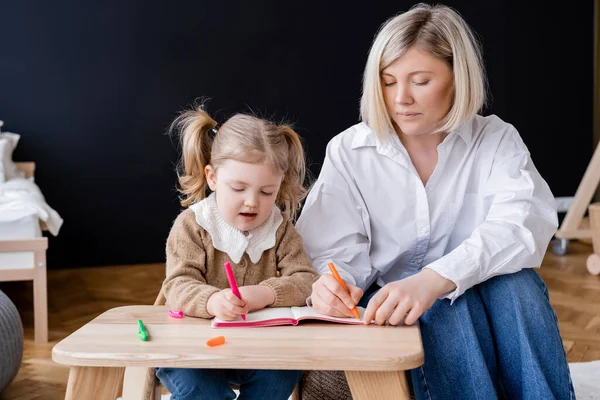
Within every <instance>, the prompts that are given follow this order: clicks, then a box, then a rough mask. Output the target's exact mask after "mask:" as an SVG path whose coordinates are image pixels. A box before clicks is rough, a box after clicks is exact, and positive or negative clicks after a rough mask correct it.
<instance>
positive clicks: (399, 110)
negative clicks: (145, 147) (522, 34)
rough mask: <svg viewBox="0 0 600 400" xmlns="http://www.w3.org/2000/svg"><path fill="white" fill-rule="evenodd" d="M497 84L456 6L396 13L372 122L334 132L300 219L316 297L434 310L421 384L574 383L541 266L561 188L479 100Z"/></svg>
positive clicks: (375, 49) (507, 386)
mask: <svg viewBox="0 0 600 400" xmlns="http://www.w3.org/2000/svg"><path fill="white" fill-rule="evenodd" d="M485 88H486V84H485V76H484V70H483V66H482V60H481V52H480V49H479V47H478V45H477V42H476V40H475V38H474V36H473V33H472V32H471V30H470V29H469V27H468V25H467V24H466V22H465V21H464V20H463V19H462V18H461V17H460V16H459V15H458V14H457V13H456V12H455V11H453V10H452V9H450V8H448V7H445V6H435V7H430V6H427V5H423V4H420V5H418V6H416V7H414V8H413V9H411V10H410V11H408V12H406V13H404V14H400V15H398V16H396V17H394V18H392V19H390V20H389V21H387V22H386V23H385V24H384V25H383V27H382V28H381V30H380V31H379V33H378V35H377V37H376V38H375V40H374V43H373V45H372V47H371V51H370V53H369V57H368V61H367V65H366V68H365V73H364V84H363V95H362V100H361V117H362V122H361V123H359V124H357V125H355V126H352V127H351V128H349V129H348V130H346V131H344V132H342V133H341V134H339V135H337V136H336V137H334V138H333V139H332V140H331V141H330V143H329V144H328V146H327V153H326V157H325V160H324V163H323V167H322V170H321V172H320V175H319V178H318V180H317V181H316V183H315V185H314V187H313V189H312V190H311V192H310V194H309V196H308V198H307V200H306V203H305V205H304V208H303V211H302V214H301V216H300V218H299V220H298V223H297V229H298V231H299V232H300V234H301V235H302V237H303V240H304V245H305V247H306V249H307V251H308V253H309V255H310V257H311V258H312V260H313V264H314V266H315V268H316V269H317V270H318V271H319V272H320V273H322V274H323V275H322V276H321V278H320V279H319V280H318V281H317V282H316V283H315V284H314V285H313V291H312V294H311V297H310V300H311V302H312V304H313V306H314V308H315V309H316V310H317V311H319V312H321V313H325V314H329V315H334V316H351V315H352V314H351V313H350V311H349V309H348V308H350V307H352V306H354V305H355V304H356V303H357V302H358V301H359V299H361V297H362V300H361V302H360V305H363V306H365V307H366V310H365V313H364V321H365V323H366V324H369V323H377V324H384V323H389V324H392V325H398V324H402V323H403V324H408V325H410V324H414V323H416V322H417V321H419V324H420V326H421V332H422V338H423V347H424V350H425V364H424V365H423V366H422V367H421V368H418V369H415V370H413V371H411V375H412V386H413V390H414V392H415V395H416V398H417V399H430V398H433V399H474V398H478V399H493V398H497V397H507V398H532V399H533V398H535V399H538V398H539V399H542V398H543V399H550V398H556V399H567V398H574V393H573V388H572V384H571V379H570V376H569V370H568V364H567V361H566V356H565V352H564V349H563V347H562V342H561V338H560V334H559V331H558V325H557V320H556V316H555V314H554V311H553V310H552V307H551V306H550V303H549V301H548V292H547V289H546V286H545V284H544V282H543V281H542V280H541V279H540V278H539V276H538V275H537V273H536V272H535V271H534V270H533V269H532V268H534V267H539V266H540V264H541V262H542V258H543V257H544V254H545V251H546V248H547V245H548V242H549V240H550V239H551V237H552V235H553V234H554V232H555V230H556V227H557V215H556V210H555V208H554V197H553V195H552V193H551V192H550V189H549V188H548V185H547V184H546V182H545V181H544V180H543V179H542V177H541V176H540V175H539V173H538V171H537V170H536V168H535V167H534V165H533V163H532V161H531V158H530V155H529V152H528V150H527V148H526V146H525V144H524V143H523V141H522V140H521V137H520V136H519V134H518V132H517V130H516V129H515V128H514V127H513V126H512V125H510V124H508V123H506V122H504V121H502V120H501V119H500V118H498V117H496V116H493V115H492V116H488V117H482V116H479V115H477V112H478V111H479V110H480V109H481V108H482V106H483V105H484V103H485V97H486V96H485ZM328 262H334V263H335V265H336V266H337V268H338V271H339V273H340V275H341V276H342V277H343V278H344V280H345V281H346V283H347V286H348V288H349V289H350V292H351V295H350V296H349V295H347V294H346V293H345V292H344V290H342V288H341V287H340V285H339V284H338V283H337V282H336V281H335V279H333V278H332V276H331V275H329V274H327V271H328V268H327V263H328ZM363 291H366V292H365V294H364V296H363ZM308 382H310V379H308Z"/></svg>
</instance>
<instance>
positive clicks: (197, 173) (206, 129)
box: [170, 105, 307, 220]
mask: <svg viewBox="0 0 600 400" xmlns="http://www.w3.org/2000/svg"><path fill="white" fill-rule="evenodd" d="M216 126H217V122H216V121H215V120H214V119H212V118H211V117H210V116H209V115H208V114H207V113H206V111H204V109H203V106H202V105H200V106H196V107H194V108H193V109H191V110H187V111H184V112H182V113H181V114H180V115H179V117H177V118H176V119H175V120H174V121H173V123H172V124H171V129H170V132H174V131H179V136H180V140H181V148H182V155H181V160H180V164H179V168H178V170H179V171H178V179H179V191H180V193H181V194H182V195H183V198H182V199H181V205H182V206H184V207H189V206H190V205H192V204H194V203H196V202H198V201H200V200H202V199H204V198H205V197H206V191H207V189H208V183H207V180H206V176H205V174H204V169H205V167H206V166H207V165H211V166H212V167H213V168H214V169H215V171H216V170H218V168H219V166H220V165H221V164H222V163H223V162H224V161H225V160H237V161H241V162H246V163H263V162H266V163H267V164H269V165H271V166H273V167H275V168H276V169H277V170H278V171H280V172H281V173H283V174H284V178H283V181H282V182H281V186H280V188H279V192H278V193H277V197H276V199H275V204H276V205H277V206H278V207H279V208H280V209H281V211H282V213H283V214H284V216H286V217H288V218H290V219H292V220H293V219H294V218H295V216H296V214H297V212H298V210H299V208H300V202H301V201H302V199H304V197H305V196H306V193H307V190H306V188H305V187H304V177H305V172H306V166H305V159H304V150H303V148H302V142H301V140H300V137H299V136H298V134H297V133H296V132H295V131H294V130H293V129H292V128H291V127H290V126H289V125H286V124H275V123H273V122H270V121H267V120H264V119H261V118H257V117H254V116H252V115H246V114H236V115H234V116H233V117H231V118H230V119H228V120H227V122H225V123H224V124H223V125H222V126H221V127H220V128H219V129H218V130H216V129H215V128H216ZM215 131H216V132H215Z"/></svg>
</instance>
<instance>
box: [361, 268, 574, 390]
mask: <svg viewBox="0 0 600 400" xmlns="http://www.w3.org/2000/svg"><path fill="white" fill-rule="evenodd" d="M375 293H376V291H373V290H371V291H367V292H366V293H365V296H364V297H363V299H361V303H359V304H360V305H362V306H366V304H367V302H368V300H369V299H370V298H371V297H372V296H373V295H374V294H375ZM419 325H420V327H421V336H422V340H423V349H424V351H425V363H424V364H423V366H422V367H420V368H416V369H414V370H412V371H411V378H412V382H411V383H412V385H411V386H412V389H413V391H414V393H415V397H416V398H417V400H422V399H427V400H430V399H434V400H435V399H444V400H446V399H448V400H451V399H486V400H487V399H498V398H500V399H503V398H506V399H557V400H559V399H560V400H562V399H575V394H574V391H573V385H572V382H571V376H570V373H569V367H568V364H567V358H566V355H565V351H564V348H563V344H562V341H561V338H560V333H559V330H558V321H557V319H556V314H555V313H554V310H553V309H552V306H550V302H549V300H548V289H547V288H546V284H545V283H544V281H543V280H542V279H541V278H540V277H539V275H538V274H537V272H536V271H535V270H533V269H531V268H527V269H524V270H522V271H520V272H517V273H514V274H508V275H501V276H496V277H494V278H491V279H489V280H487V281H485V282H483V283H480V284H479V285H476V286H474V287H473V288H471V289H469V290H467V291H466V292H465V293H464V294H463V295H462V296H460V297H459V298H458V299H456V301H455V302H454V304H452V305H450V301H449V300H446V299H444V300H437V301H436V302H435V303H434V305H433V307H431V308H430V309H429V310H428V311H426V312H425V313H424V314H423V315H422V316H421V318H420V319H419Z"/></svg>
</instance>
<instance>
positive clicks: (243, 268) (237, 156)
mask: <svg viewBox="0 0 600 400" xmlns="http://www.w3.org/2000/svg"><path fill="white" fill-rule="evenodd" d="M173 127H174V129H176V130H179V132H180V135H181V143H182V152H183V156H182V168H181V172H180V175H179V185H180V190H181V192H182V194H183V199H182V205H183V206H184V207H187V209H186V210H184V211H183V212H181V214H179V216H178V217H177V219H176V220H175V222H174V224H173V227H172V228H171V232H170V233H169V238H168V239H167V249H166V253H167V273H166V278H165V281H164V282H163V285H162V289H161V293H160V295H159V298H158V300H157V304H165V303H166V304H168V305H169V306H170V307H171V308H174V309H178V310H182V311H183V312H184V313H185V314H186V315H190V316H193V317H199V318H213V317H215V316H216V317H218V318H220V319H224V320H233V319H236V318H239V317H240V316H241V315H243V314H246V313H248V312H249V311H254V310H260V309H263V308H265V307H291V306H301V305H304V302H305V300H306V297H307V296H308V295H309V294H310V291H311V285H312V283H313V282H314V281H315V279H316V278H317V276H318V275H317V274H316V272H315V271H314V269H313V267H312V265H311V262H310V260H309V259H308V257H307V255H306V253H305V252H304V248H303V246H302V239H301V238H300V236H299V235H298V233H297V232H296V230H295V229H294V225H293V223H292V220H293V217H294V216H295V214H296V210H297V209H298V206H299V204H300V201H301V200H302V199H303V197H304V195H305V192H306V190H305V188H304V187H303V183H304V172H305V164H304V151H303V149H302V144H301V142H300V138H299V137H298V135H297V134H296V132H295V131H294V130H293V129H292V128H291V127H289V126H287V125H279V124H275V123H272V122H270V121H267V120H264V119H259V118H256V117H254V116H251V115H244V114H237V115H234V116H233V117H231V118H230V119H229V120H227V121H226V122H225V123H224V124H223V125H222V126H221V127H217V123H216V121H215V120H213V119H212V118H211V117H210V116H209V115H208V114H207V113H206V112H205V111H204V110H203V109H202V108H201V107H198V108H196V109H193V110H189V111H186V112H184V113H183V114H182V115H181V116H180V117H178V118H177V119H176V120H175V121H174V124H173ZM208 190H210V192H211V194H210V195H209V196H208V197H206V192H207V191H208ZM225 262H229V263H230V264H231V267H232V269H233V272H234V274H235V277H236V280H237V283H238V285H239V286H240V287H239V291H240V293H241V299H240V298H238V297H236V296H235V295H234V294H233V293H232V291H231V289H230V288H229V282H228V279H227V275H226V272H225V269H224V268H223V264H224V263H225ZM156 375H157V377H158V378H159V379H160V381H161V382H162V383H163V384H164V385H165V387H166V388H167V389H168V390H169V392H170V393H171V399H173V400H188V399H189V400H195V399H215V400H223V399H234V398H235V393H234V392H233V390H232V389H231V388H230V387H229V384H235V385H238V386H239V387H240V395H241V397H242V398H244V399H248V400H252V399H256V400H258V399H261V400H262V399H272V400H286V399H287V398H288V397H289V396H290V394H291V393H292V391H293V390H294V387H295V386H296V383H297V381H298V379H300V376H301V371H274V370H222V369H189V368H159V369H157V371H156Z"/></svg>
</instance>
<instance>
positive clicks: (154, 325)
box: [52, 306, 423, 371]
mask: <svg viewBox="0 0 600 400" xmlns="http://www.w3.org/2000/svg"><path fill="white" fill-rule="evenodd" d="M140 319H141V320H142V321H143V322H144V325H145V326H146V329H147V331H148V333H149V340H148V341H142V340H140V339H139V338H138V336H137V331H138V325H137V321H138V320H140ZM221 335H222V336H225V340H226V342H225V344H224V345H221V346H216V347H209V346H207V345H206V341H207V340H208V339H210V338H212V337H215V336H221ZM52 359H53V360H54V361H56V362H57V363H60V364H65V365H69V366H97V367H98V366H102V367H131V366H137V367H140V366H147V367H179V368H247V369H302V370H310V369H314V370H345V371H398V370H407V369H412V368H416V367H418V366H420V365H422V364H423V346H422V342H421V335H420V331H419V328H418V327H417V326H402V327H395V326H377V325H369V326H365V325H344V324H335V323H327V322H312V321H311V322H308V321H303V322H300V324H298V325H296V326H273V327H264V328H222V329H215V328H211V326H210V321H209V320H206V319H201V318H192V317H183V318H182V319H175V318H172V317H169V315H168V309H167V307H165V306H126V307H117V308H113V309H111V310H108V311H106V312H105V313H103V314H101V315H100V316H98V317H97V318H95V319H94V320H92V321H90V322H89V323H87V324H86V325H84V326H83V327H81V328H80V329H78V330H77V331H75V332H73V333H72V334H71V335H69V336H68V337H66V338H65V339H64V340H62V341H61V342H59V343H58V344H57V345H56V346H54V348H53V349H52Z"/></svg>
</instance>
